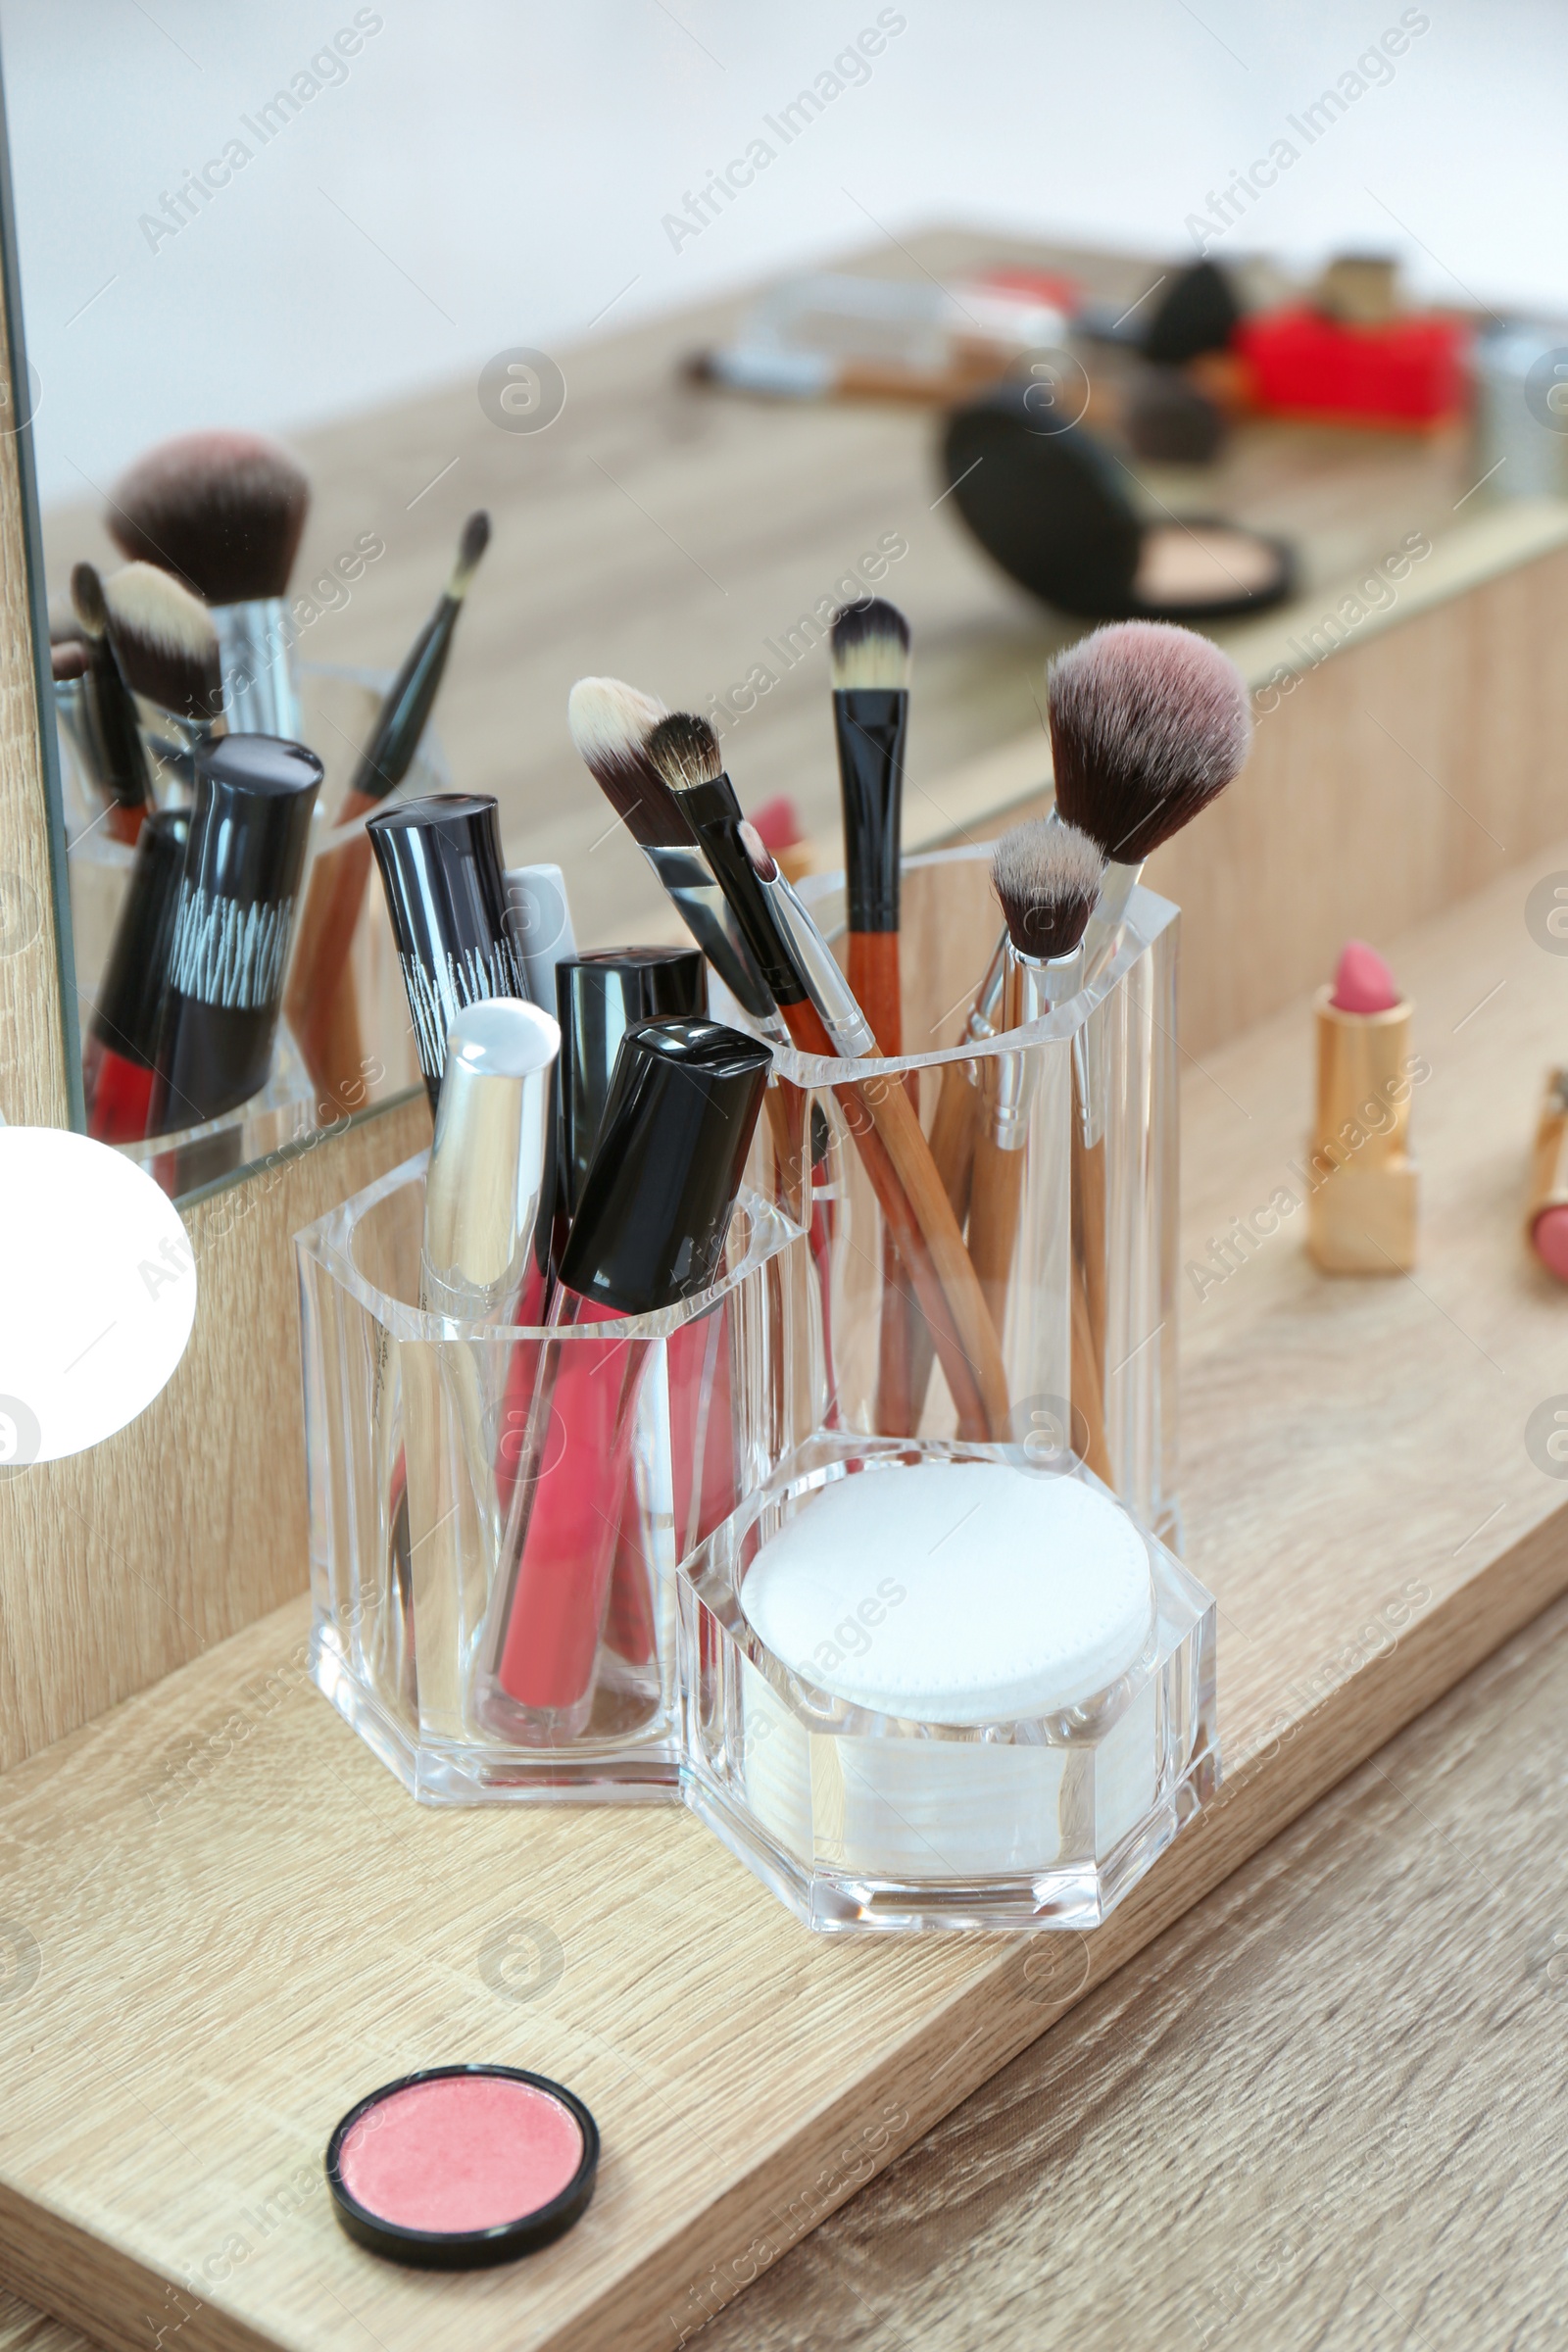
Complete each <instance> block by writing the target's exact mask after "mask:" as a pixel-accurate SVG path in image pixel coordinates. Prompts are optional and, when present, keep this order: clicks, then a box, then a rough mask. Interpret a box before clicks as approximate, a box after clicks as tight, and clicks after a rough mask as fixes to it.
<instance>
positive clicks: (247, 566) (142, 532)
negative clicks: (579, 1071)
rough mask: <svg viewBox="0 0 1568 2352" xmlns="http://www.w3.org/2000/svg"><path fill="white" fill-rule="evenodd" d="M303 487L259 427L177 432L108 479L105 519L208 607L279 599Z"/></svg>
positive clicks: (134, 555)
mask: <svg viewBox="0 0 1568 2352" xmlns="http://www.w3.org/2000/svg"><path fill="white" fill-rule="evenodd" d="M310 498H311V486H310V483H309V482H308V481H307V480H306V478H305V475H304V474H303V473H302V472H301V470H300V468H299V466H297V465H296V464H295V462H294V460H293V459H292V458H291V457H290V456H289V454H288V451H287V450H286V449H281V448H279V446H278V444H277V443H276V442H275V441H269V440H267V439H266V438H264V436H263V435H262V434H260V433H228V432H214V433H181V434H180V435H179V436H178V437H177V438H176V439H175V440H172V441H162V442H160V443H159V445H158V447H157V448H156V449H150V450H149V451H148V452H147V454H146V456H145V457H143V458H138V459H137V461H136V463H135V465H134V466H130V467H129V468H128V469H127V470H126V471H125V472H124V473H123V475H122V476H121V478H120V480H119V481H118V482H117V483H116V484H115V487H114V489H113V491H112V492H111V494H110V501H109V513H108V515H107V516H106V520H107V522H108V524H109V529H110V531H111V533H112V534H113V537H114V539H115V542H116V544H117V546H118V547H120V549H121V550H122V551H123V554H125V555H127V556H129V557H130V558H131V559H132V561H133V562H136V563H145V564H159V565H160V566H161V567H162V568H163V569H164V570H165V571H172V572H174V573H176V574H177V575H178V577H179V578H180V579H182V580H184V581H185V582H186V584H187V585H188V586H189V587H191V588H193V589H194V590H195V591H196V593H197V595H198V596H201V597H204V598H205V599H206V601H207V603H208V604H210V605H239V604H248V603H250V602H252V601H253V600H254V599H257V598H263V597H273V596H281V595H282V594H283V592H284V590H285V589H286V588H287V586H288V575H289V573H290V571H291V570H292V569H293V566H294V558H295V556H296V554H297V553H298V551H299V544H300V533H301V532H302V531H303V529H304V528H305V514H306V509H307V508H308V506H309V505H310Z"/></svg>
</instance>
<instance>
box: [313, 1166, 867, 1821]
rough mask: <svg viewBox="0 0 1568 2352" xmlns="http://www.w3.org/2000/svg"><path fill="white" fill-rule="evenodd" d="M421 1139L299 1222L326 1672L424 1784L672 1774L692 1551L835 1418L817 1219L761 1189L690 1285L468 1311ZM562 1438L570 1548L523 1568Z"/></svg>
mask: <svg viewBox="0 0 1568 2352" xmlns="http://www.w3.org/2000/svg"><path fill="white" fill-rule="evenodd" d="M425 1158H426V1155H425V1154H423V1153H421V1154H420V1155H419V1156H418V1157H417V1158H416V1159H413V1160H410V1161H408V1162H407V1163H406V1164H405V1165H404V1166H403V1167H401V1168H396V1169H394V1170H393V1171H392V1172H391V1173H390V1174H389V1175H386V1176H384V1177H382V1178H380V1179H379V1181H378V1182H376V1183H375V1184H372V1185H370V1186H368V1188H367V1189H366V1190H365V1191H364V1192H363V1193H361V1194H359V1195H357V1196H356V1198H355V1199H353V1200H352V1201H345V1202H344V1203H343V1204H342V1205H341V1206H340V1207H338V1208H336V1209H334V1210H332V1211H331V1212H330V1214H328V1215H327V1216H325V1217H322V1218H321V1219H320V1220H319V1222H318V1223H317V1224H315V1225H313V1226H311V1227H309V1228H308V1229H307V1230H306V1231H305V1232H304V1233H301V1234H298V1235H296V1237H295V1249H296V1254H297V1257H298V1262H299V1275H300V1305H301V1320H302V1325H303V1340H304V1361H305V1421H306V1450H307V1457H308V1468H309V1483H310V1500H311V1580H312V1592H313V1596H314V1601H315V1611H314V1624H313V1629H312V1641H311V1658H312V1672H313V1674H314V1676H315V1679H316V1681H317V1683H318V1685H319V1688H320V1690H321V1691H323V1692H324V1693H325V1695H326V1696H327V1697H328V1698H329V1699H330V1700H331V1702H332V1704H333V1705H334V1706H335V1707H336V1708H337V1710H338V1712H339V1713H340V1714H341V1715H342V1716H343V1717H344V1719H345V1721H346V1722H348V1723H349V1724H351V1725H352V1726H353V1728H354V1729H355V1730H356V1731H357V1732H358V1733H359V1734H360V1736H361V1738H362V1739H364V1740H366V1741H367V1742H368V1745H369V1746H370V1747H371V1748H372V1749H373V1750H374V1751H375V1753H376V1754H377V1755H378V1756H379V1757H380V1758H381V1760H382V1762H383V1763H385V1764H386V1765H387V1766H389V1768H390V1769H391V1770H392V1771H393V1772H395V1773H396V1774H397V1775H398V1777H399V1779H400V1780H401V1781H402V1782H403V1783H404V1785H405V1786H406V1787H407V1788H408V1789H411V1790H412V1791H413V1793H414V1794H415V1795H416V1796H417V1797H419V1798H420V1799H422V1800H423V1801H424V1802H426V1803H431V1804H473V1803H491V1802H514V1803H515V1802H525V1801H529V1800H532V1799H551V1798H555V1799H562V1798H565V1799H576V1800H578V1801H594V1800H598V1801H605V1802H618V1803H626V1802H631V1801H635V1800H638V1799H643V1800H648V1799H661V1798H662V1799H666V1800H670V1799H673V1798H675V1797H676V1796H677V1794H678V1786H677V1783H678V1771H679V1756H680V1744H679V1716H678V1706H677V1699H676V1691H675V1639H674V1620H675V1605H674V1591H673V1572H674V1567H675V1562H676V1558H677V1556H678V1554H679V1553H680V1552H682V1551H684V1550H687V1549H690V1548H691V1547H692V1546H693V1545H694V1544H696V1543H697V1542H699V1541H700V1540H701V1539H702V1538H703V1537H705V1536H706V1535H707V1534H708V1533H709V1532H710V1530H711V1528H712V1527H713V1526H715V1525H716V1524H718V1523H719V1522H720V1521H721V1520H722V1519H723V1517H724V1515H725V1514H726V1513H727V1512H728V1511H730V1510H731V1509H732V1508H733V1507H734V1505H735V1503H736V1501H737V1500H738V1498H739V1497H740V1496H741V1495H744V1494H746V1493H748V1492H749V1491H750V1490H751V1489H752V1488H754V1487H756V1486H758V1485H760V1484H762V1483H764V1482H765V1480H766V1479H767V1477H768V1476H769V1475H770V1473H771V1472H772V1470H773V1469H774V1468H775V1466H776V1465H777V1463H778V1462H779V1461H780V1460H781V1459H782V1458H783V1457H784V1456H785V1455H786V1454H787V1453H788V1452H790V1451H791V1450H792V1449H793V1448H794V1447H795V1446H798V1445H799V1444H800V1442H801V1440H802V1438H803V1437H804V1436H805V1435H806V1434H807V1433H809V1430H810V1429H811V1427H812V1426H813V1423H814V1419H815V1406H816V1402H817V1398H818V1395H819V1391H820V1385H821V1384H820V1371H819V1368H818V1367H816V1366H815V1365H814V1364H813V1363H812V1361H811V1357H810V1348H811V1343H812V1328H813V1327H812V1322H811V1317H810V1313H809V1303H807V1302H805V1301H804V1300H803V1299H802V1298H800V1297H798V1296H796V1294H797V1293H800V1292H802V1291H803V1290H804V1288H805V1286H806V1285H807V1284H808V1283H809V1258H808V1256H807V1254H806V1247H805V1239H804V1236H803V1235H802V1234H801V1233H800V1231H799V1230H798V1228H796V1227H795V1226H793V1225H791V1224H790V1223H789V1221H788V1220H787V1219H786V1218H785V1217H783V1216H782V1215H781V1214H780V1213H779V1212H778V1211H777V1210H776V1209H775V1208H773V1207H772V1206H770V1204H769V1203H768V1202H766V1201H762V1200H760V1199H758V1198H757V1197H756V1196H755V1195H751V1194H748V1193H746V1192H745V1191H743V1192H742V1195H741V1198H740V1201H739V1203H738V1205H737V1207H736V1211H735V1215H734V1217H733V1219H732V1221H731V1225H730V1231H729V1237H728V1241H727V1244H726V1251H725V1263H724V1272H723V1275H722V1277H721V1279H720V1280H719V1281H718V1282H716V1283H714V1284H713V1285H712V1286H711V1288H710V1289H709V1290H707V1291H704V1292H701V1293H700V1294H698V1295H697V1296H696V1297H695V1298H692V1299H686V1300H684V1301H683V1302H682V1303H681V1304H680V1305H679V1306H675V1307H670V1308H668V1309H665V1310H664V1311H662V1312H661V1313H659V1314H652V1315H641V1316H627V1317H623V1318H619V1319H617V1320H615V1321H607V1322H595V1323H585V1324H581V1325H577V1326H569V1325H552V1326H550V1327H548V1328H533V1327H524V1326H515V1327H513V1326H497V1325H494V1324H467V1323H462V1322H457V1321H454V1320H451V1319H449V1318H446V1317H443V1316H440V1315H433V1314H428V1313H425V1312H424V1311H422V1309H421V1308H420V1306H419V1305H418V1303H417V1301H418V1299H419V1256H420V1236H421V1232H422V1228H423V1216H424V1167H425ZM803 1350H804V1353H803ZM612 1390H613V1394H614V1395H615V1396H616V1397H619V1398H621V1399H622V1401H621V1403H620V1404H618V1405H615V1406H613V1407H612V1408H610V1409H609V1410H606V1409H605V1408H604V1405H603V1397H604V1395H606V1394H608V1393H610V1392H612ZM574 1415H578V1416H580V1418H579V1419H578V1420H576V1422H575V1423H574V1422H573V1418H572V1417H573V1416H574ZM536 1428H538V1429H540V1430H542V1431H543V1432H544V1433H545V1434H544V1436H543V1437H542V1439H541V1440H540V1443H539V1446H538V1450H537V1451H534V1450H533V1437H534V1431H535V1429H536ZM519 1432H525V1433H526V1435H524V1436H523V1438H522V1444H521V1446H519V1445H518V1433H519ZM558 1439H559V1440H560V1441H561V1443H560V1444H557V1442H556V1441H557V1440H558ZM585 1442H586V1444H587V1445H588V1446H591V1447H592V1448H593V1453H594V1458H595V1459H596V1460H597V1461H598V1462H599V1463H600V1464H601V1476H600V1478H599V1479H598V1480H597V1482H596V1481H593V1480H583V1479H582V1478H581V1465H582V1462H583V1460H584V1451H583V1446H584V1443H585ZM573 1446H575V1450H573ZM525 1464H526V1465H527V1466H526V1467H524V1465H525ZM558 1464H564V1465H565V1472H564V1474H565V1475H566V1477H567V1482H568V1483H567V1484H566V1486H565V1487H564V1488H563V1489H562V1490H561V1491H560V1494H559V1495H552V1497H551V1511H550V1515H549V1524H550V1526H551V1527H552V1529H553V1531H554V1533H555V1537H556V1539H557V1545H558V1547H557V1548H548V1547H547V1549H546V1551H545V1552H544V1553H543V1554H540V1553H538V1552H536V1553H534V1554H533V1555H532V1556H533V1559H534V1563H535V1564H534V1567H533V1569H532V1570H531V1571H530V1575H531V1577H532V1581H531V1582H525V1580H523V1578H522V1575H521V1558H522V1550H520V1549H519V1547H518V1546H519V1539H518V1534H517V1531H518V1528H519V1526H520V1527H521V1528H523V1529H524V1530H526V1529H529V1528H530V1527H531V1526H532V1521H533V1516H534V1513H535V1512H536V1511H537V1507H538V1497H539V1495H540V1494H541V1493H542V1492H543V1488H544V1482H545V1480H546V1479H547V1478H549V1477H550V1475H551V1474H552V1473H553V1471H554V1470H555V1469H556V1467H557V1466H558ZM574 1464H575V1468H573V1465H574ZM534 1479H537V1480H538V1482H539V1483H538V1485H537V1486H536V1487H535V1488H534V1489H533V1492H532V1494H531V1495H528V1494H527V1492H526V1484H525V1482H528V1481H531V1480H534ZM562 1495H564V1497H565V1502H564V1504H563V1502H562V1499H561V1496H562ZM563 1530H564V1532H563ZM528 1540H529V1539H528V1537H527V1536H526V1535H524V1536H523V1537H522V1539H521V1544H522V1545H523V1547H524V1548H525V1547H526V1544H527V1543H528ZM590 1555H591V1559H590ZM585 1588H587V1589H589V1590H590V1591H591V1592H592V1593H593V1595H594V1598H593V1600H592V1601H591V1603H590V1604H588V1609H587V1611H586V1612H585V1610H584V1609H580V1608H577V1607H576V1606H575V1598H576V1596H579V1595H580V1593H581V1592H582V1590H583V1589H585ZM563 1609H564V1610H566V1611H567V1612H568V1619H569V1622H568V1624H567V1632H566V1636H565V1641H564V1648H563V1637H562V1631H561V1622H560V1612H561V1611H562V1610H563ZM566 1651H569V1653H570V1655H569V1657H567V1658H566V1661H565V1663H564V1664H563V1659H564V1655H565V1652H566ZM564 1673H571V1674H575V1675H577V1676H578V1680H576V1681H574V1682H572V1683H571V1685H570V1689H569V1691H565V1690H564V1685H563V1683H562V1680H561V1677H562V1675H563V1674H564ZM552 1675H553V1676H554V1677H555V1678H556V1679H555V1681H554V1682H553V1683H552V1684H551V1685H550V1689H549V1700H550V1703H548V1704H546V1703H543V1702H541V1703H534V1700H535V1698H536V1697H537V1694H538V1691H539V1689H540V1688H541V1678H542V1677H546V1676H552ZM563 1695H564V1699H565V1701H567V1702H569V1703H561V1704H557V1703H555V1702H556V1701H557V1700H561V1699H562V1698H563Z"/></svg>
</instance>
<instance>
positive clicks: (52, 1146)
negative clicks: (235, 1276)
mask: <svg viewBox="0 0 1568 2352" xmlns="http://www.w3.org/2000/svg"><path fill="white" fill-rule="evenodd" d="M195 1314H196V1261H195V1258H194V1256H193V1255H192V1252H191V1247H190V1243H189V1241H188V1239H187V1238H186V1234H185V1228H184V1226H183V1225H182V1224H181V1222H180V1218H179V1212H178V1210H177V1209H176V1208H175V1206H174V1204H173V1202H172V1201H171V1200H170V1199H169V1198H168V1196H167V1195H166V1194H164V1193H163V1192H161V1191H160V1190H159V1188H158V1186H157V1185H156V1184H155V1183H154V1182H153V1180H152V1178H151V1177H150V1176H149V1175H147V1174H146V1172H145V1171H144V1170H143V1169H141V1168H139V1167H137V1166H136V1165H135V1163H134V1161H132V1160H129V1159H126V1158H125V1157H124V1156H123V1154H122V1153H121V1152H112V1151H111V1150H110V1149H109V1147H108V1145H107V1144H97V1143H93V1142H92V1141H91V1140H90V1138H88V1137H87V1136H84V1135H73V1134H72V1133H71V1132H70V1131H69V1130H68V1129H66V1128H62V1127H7V1126H4V1125H0V1468H16V1467H19V1466H21V1465H24V1464H25V1463H27V1462H31V1461H40V1462H52V1461H58V1460H60V1459H61V1457H62V1456H63V1455H65V1454H70V1453H81V1452H83V1451H85V1449H86V1448H87V1447H88V1446H96V1445H98V1444H99V1443H100V1442H101V1441H102V1440H103V1439H104V1438H108V1437H112V1436H113V1435H114V1433H115V1431H116V1430H117V1429H123V1428H124V1426H125V1424H126V1422H127V1421H134V1420H135V1418H136V1416H137V1414H138V1413H141V1412H144V1411H145V1410H146V1408H147V1406H148V1405H149V1404H151V1403H152V1401H153V1398H154V1397H157V1396H158V1395H159V1393H160V1391H161V1390H162V1389H163V1388H164V1386H165V1384H166V1383H167V1382H168V1380H169V1379H170V1377H171V1375H172V1372H173V1370H174V1367H175V1365H176V1364H177V1363H178V1362H179V1359H180V1357H181V1356H182V1355H183V1354H184V1352H185V1345H186V1342H187V1341H188V1340H189V1338H190V1334H191V1325H192V1323H193V1321H194V1319H195Z"/></svg>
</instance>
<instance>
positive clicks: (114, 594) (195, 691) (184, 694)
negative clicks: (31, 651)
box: [103, 564, 228, 748]
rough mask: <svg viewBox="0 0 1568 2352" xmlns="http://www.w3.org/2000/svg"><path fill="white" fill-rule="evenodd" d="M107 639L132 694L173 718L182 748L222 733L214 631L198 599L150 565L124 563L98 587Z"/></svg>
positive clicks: (220, 684)
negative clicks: (184, 742) (105, 618)
mask: <svg viewBox="0 0 1568 2352" xmlns="http://www.w3.org/2000/svg"><path fill="white" fill-rule="evenodd" d="M103 594H104V606H105V612H106V615H107V620H108V628H109V642H110V644H111V645H112V646H113V648H114V653H115V660H116V661H117V662H119V664H120V674H121V676H122V677H123V679H124V681H125V684H126V685H127V686H128V687H129V688H130V691H131V693H132V694H139V695H141V696H143V697H144V698H145V700H146V701H148V702H149V703H156V704H157V706H158V708H159V709H160V710H161V711H168V712H169V715H170V716H171V718H173V719H175V720H177V721H178V723H179V727H180V730H181V732H182V733H183V734H184V736H185V738H186V740H187V742H188V744H189V745H190V746H191V747H192V748H195V747H196V746H199V745H201V744H205V743H214V742H216V741H217V740H218V738H219V737H220V736H221V735H224V734H226V733H227V731H228V730H227V724H226V722H225V720H224V717H223V672H222V664H221V660H220V658H219V650H218V631H217V630H216V629H215V628H214V626H213V616H212V614H211V613H209V612H208V610H207V607H206V606H205V605H204V604H203V603H202V601H201V599H200V597H198V596H192V594H191V592H190V590H189V589H188V588H182V587H181V586H180V584H179V582H178V580H176V579H175V578H174V576H173V574H172V572H168V571H160V570H159V568H158V566H157V564H124V565H123V567H122V569H121V570H119V571H116V572H111V574H110V576H109V578H108V579H107V580H105V581H104V583H103Z"/></svg>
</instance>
